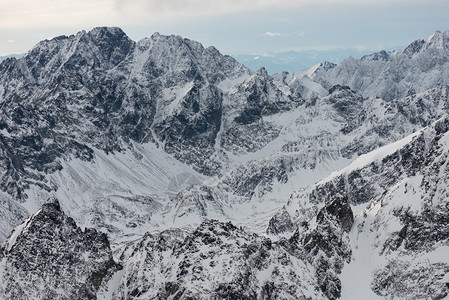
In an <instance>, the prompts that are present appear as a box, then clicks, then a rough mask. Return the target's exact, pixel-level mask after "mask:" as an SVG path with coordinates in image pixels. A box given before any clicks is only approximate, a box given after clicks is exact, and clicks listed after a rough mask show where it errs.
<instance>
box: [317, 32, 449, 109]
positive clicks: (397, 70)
mask: <svg viewBox="0 0 449 300" xmlns="http://www.w3.org/2000/svg"><path fill="white" fill-rule="evenodd" d="M448 45H449V31H445V32H440V31H436V32H435V33H434V34H433V35H432V36H430V37H429V38H427V39H426V40H416V41H415V42H413V43H411V44H410V45H409V46H408V47H407V48H405V49H404V50H396V51H392V52H386V51H380V52H378V53H374V54H371V55H366V56H364V57H362V58H361V59H354V58H352V57H350V58H348V59H345V60H343V61H342V62H341V63H340V64H338V66H337V65H335V64H330V63H327V64H320V65H319V66H317V67H315V68H312V70H311V71H312V72H311V76H310V77H311V78H312V79H313V80H314V81H315V82H318V83H320V84H321V85H322V86H323V87H325V88H328V89H329V88H331V87H332V86H333V85H336V84H341V85H347V86H350V87H351V88H352V89H353V90H355V91H356V92H358V93H360V94H362V95H363V96H365V97H380V98H382V99H384V100H387V101H388V100H393V99H397V98H402V97H406V96H410V95H413V94H416V93H420V92H424V91H426V90H428V89H431V88H434V87H435V86H437V85H445V84H449V71H448V70H449V60H448V57H449V56H448V54H449V46H448Z"/></svg>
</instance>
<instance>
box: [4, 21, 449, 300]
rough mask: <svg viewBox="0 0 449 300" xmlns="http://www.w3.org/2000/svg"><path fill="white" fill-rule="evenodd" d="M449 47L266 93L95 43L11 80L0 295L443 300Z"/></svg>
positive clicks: (195, 67) (115, 40)
mask: <svg viewBox="0 0 449 300" xmlns="http://www.w3.org/2000/svg"><path fill="white" fill-rule="evenodd" d="M447 36H448V33H447V32H446V33H441V32H436V33H435V34H434V35H433V36H432V37H430V38H429V39H427V40H425V41H424V40H423V41H416V42H414V43H412V44H411V45H410V46H409V47H408V48H406V49H405V50H397V51H394V52H391V53H387V52H380V53H377V54H373V55H370V56H366V57H364V58H362V59H360V60H354V59H351V58H350V59H348V60H345V61H344V62H342V63H341V64H339V65H334V64H330V63H326V62H324V63H322V64H320V65H317V66H316V67H314V68H312V69H308V70H304V71H301V72H297V73H292V74H289V73H287V72H283V73H279V74H276V75H274V76H269V75H268V74H267V72H266V70H265V69H263V68H262V69H260V70H258V71H257V72H252V71H250V70H249V69H247V68H246V67H245V66H243V65H241V64H239V63H238V62H237V61H235V60H234V59H233V58H231V57H229V56H226V55H222V54H221V53H220V52H219V51H218V50H217V49H215V48H213V47H209V48H204V47H203V46H202V45H201V44H199V43H197V42H194V41H191V40H188V39H183V38H181V37H179V36H163V35H160V34H158V33H155V34H153V35H152V36H151V37H148V38H145V39H143V40H141V41H138V42H135V41H132V40H130V39H129V38H128V37H127V36H126V34H125V33H124V32H123V31H122V30H121V29H119V28H106V27H101V28H95V29H93V30H91V31H89V32H84V31H82V32H79V33H78V34H76V35H72V36H61V37H57V38H54V39H52V40H45V41H42V42H41V43H39V44H38V45H36V46H35V47H34V48H33V49H32V50H30V51H29V52H28V53H27V54H26V55H25V56H24V57H23V58H19V59H16V58H10V59H7V60H5V61H4V62H2V63H1V64H0V103H1V110H0V114H1V119H0V151H1V155H0V170H1V175H0V189H1V192H0V203H1V205H0V217H1V218H0V240H1V241H5V242H4V244H3V246H2V248H1V250H0V259H1V261H0V277H2V280H1V282H2V284H1V285H0V295H1V296H2V297H6V298H11V297H12V298H17V297H18V298H20V297H24V295H30V297H31V298H33V299H34V298H35V299H46V298H49V297H51V298H63V299H64V298H72V297H74V296H73V295H76V294H77V293H79V295H83V296H82V297H84V298H92V299H95V298H97V299H154V298H155V299H167V298H173V299H175V298H176V299H203V298H204V299H223V298H226V299H275V298H276V299H278V298H282V299H311V298H312V299H322V298H329V299H336V298H339V297H341V298H343V299H360V297H361V295H364V296H365V295H368V296H369V297H370V298H375V297H385V298H390V297H392V298H395V297H399V298H426V297H436V298H442V297H445V296H446V295H448V293H449V290H448V285H447V282H448V280H447V279H448V276H449V275H448V273H449V261H448V259H447V257H446V256H444V255H443V253H444V251H445V250H446V248H447V246H448V237H449V236H448V232H449V231H447V230H446V229H445V228H446V227H447V226H446V225H447V224H446V223H447V222H446V221H447V220H448V213H449V212H448V211H447V209H446V206H447V205H446V204H447V203H446V202H447V193H446V192H445V188H446V184H445V182H446V179H445V178H446V177H447V176H446V173H447V172H446V171H445V166H446V164H447V149H448V147H447V145H446V144H447V143H446V142H447V141H446V135H447V131H448V125H447V124H448V121H447V118H448V110H449V86H448V85H447V84H449V82H447V78H449V77H448V76H447V75H448V74H447V61H448V59H449V53H448V51H447V49H448V45H449V44H448V43H449V41H448V40H447ZM386 91H388V93H386ZM48 199H51V200H50V201H49V200H48ZM56 199H57V200H56ZM78 226H79V227H78ZM14 228H15V229H14ZM39 228H42V229H39ZM46 228H47V229H48V230H47V229H46ZM50 228H55V230H54V232H52V230H50ZM81 228H82V229H81ZM89 228H94V229H89ZM13 230H14V231H13ZM11 232H12V234H11ZM100 232H101V233H100ZM106 235H107V237H106ZM50 241H51V242H50ZM109 241H110V242H109ZM79 243H81V244H83V245H84V246H81V245H79ZM47 244H48V245H49V246H45V245H47ZM94 252H95V253H98V256H94V255H91V254H92V253H94ZM66 258H67V259H66ZM68 258H70V259H68ZM65 264H66V265H67V266H66V265H65ZM66 270H71V271H70V272H72V273H73V274H77V275H76V277H77V278H76V280H74V281H72V280H71V279H69V276H68V275H67V274H68V273H67V271H66ZM399 273H400V274H403V275H400V276H399V277H398V276H396V275H394V274H399ZM417 274H418V275H417ZM58 275H60V277H58ZM424 278H425V279H424ZM67 280H69V281H67ZM354 282H359V283H360V284H357V286H356V287H355V286H354ZM412 286H413V287H415V288H414V289H411V287H412ZM368 296H367V297H368Z"/></svg>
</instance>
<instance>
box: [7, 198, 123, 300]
mask: <svg viewBox="0 0 449 300" xmlns="http://www.w3.org/2000/svg"><path fill="white" fill-rule="evenodd" d="M0 265H1V270H2V271H1V273H0V274H1V284H0V294H1V295H2V298H4V299H50V298H52V299H73V298H76V299H96V298H97V296H96V295H97V291H98V289H99V288H100V286H101V284H102V283H105V282H107V281H108V280H109V279H110V278H111V275H112V274H113V273H114V272H116V271H117V270H118V269H120V265H118V264H117V263H116V262H114V260H113V258H112V251H111V248H110V246H109V241H108V239H107V237H106V235H105V234H104V233H100V232H98V231H96V230H95V229H91V228H87V229H85V230H84V231H83V230H81V229H80V228H79V227H77V226H76V224H75V222H74V221H73V219H72V218H70V217H68V216H67V215H65V214H64V212H63V211H62V210H61V207H60V205H59V202H58V200H56V199H50V200H49V201H48V202H47V203H45V204H44V205H43V206H42V208H41V209H40V210H39V211H38V212H37V213H35V214H34V215H32V216H31V217H30V218H29V219H28V220H27V221H26V222H25V223H24V224H22V225H21V226H19V227H17V228H16V229H15V231H14V232H13V233H12V235H11V236H10V237H9V238H8V240H7V241H6V243H5V244H4V246H3V248H2V249H1V262H0Z"/></svg>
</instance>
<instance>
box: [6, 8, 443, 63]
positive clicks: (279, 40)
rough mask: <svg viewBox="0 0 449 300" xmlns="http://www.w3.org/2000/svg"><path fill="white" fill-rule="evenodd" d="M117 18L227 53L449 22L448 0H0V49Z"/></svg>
mask: <svg viewBox="0 0 449 300" xmlns="http://www.w3.org/2000/svg"><path fill="white" fill-rule="evenodd" d="M96 26H119V27H121V28H122V29H123V30H124V31H125V32H126V33H127V34H128V36H129V37H131V38H132V39H134V40H139V39H141V38H143V37H146V36H149V35H151V34H153V33H154V32H160V33H162V34H177V35H181V36H183V37H187V38H191V39H194V40H197V41H200V42H201V43H203V45H205V46H210V45H214V46H215V47H217V48H218V49H219V50H220V51H221V52H222V53H225V54H234V55H235V54H242V53H253V54H260V55H263V54H264V53H269V52H283V51H289V50H294V51H301V50H306V49H324V50H328V49H334V48H354V49H362V50H367V49H368V50H371V49H373V50H378V49H383V48H390V49H391V48H394V47H402V46H405V45H407V44H409V43H410V42H411V41H413V40H415V39H418V38H426V37H428V36H429V35H431V34H432V33H433V32H434V31H436V30H441V31H444V30H448V29H449V1H448V0H422V1H418V0H407V1H406V0H0V56H2V55H7V54H13V53H24V52H27V51H28V50H30V49H31V48H32V47H33V46H34V45H35V44H36V43H37V42H39V41H40V40H43V39H46V38H51V37H54V36H58V35H62V34H64V35H70V34H75V33H76V32H78V31H80V30H90V29H92V28H93V27H96Z"/></svg>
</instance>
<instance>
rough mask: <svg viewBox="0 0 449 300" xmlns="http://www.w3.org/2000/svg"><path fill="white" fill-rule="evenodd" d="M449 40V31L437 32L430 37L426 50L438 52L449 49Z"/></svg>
mask: <svg viewBox="0 0 449 300" xmlns="http://www.w3.org/2000/svg"><path fill="white" fill-rule="evenodd" d="M448 40H449V31H446V32H441V31H435V32H434V33H433V34H432V35H431V36H430V37H428V38H427V40H426V47H425V49H430V48H434V49H438V50H444V49H447V44H448V42H449V41H448Z"/></svg>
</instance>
